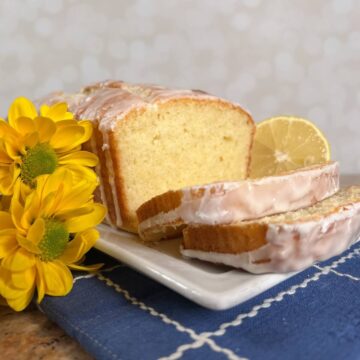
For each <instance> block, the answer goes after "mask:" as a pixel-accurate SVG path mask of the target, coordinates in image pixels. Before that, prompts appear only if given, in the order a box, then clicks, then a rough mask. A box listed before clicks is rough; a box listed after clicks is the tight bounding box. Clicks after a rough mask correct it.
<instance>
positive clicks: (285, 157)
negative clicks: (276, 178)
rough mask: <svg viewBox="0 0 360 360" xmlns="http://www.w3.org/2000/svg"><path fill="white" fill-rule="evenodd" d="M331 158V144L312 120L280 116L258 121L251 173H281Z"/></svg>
mask: <svg viewBox="0 0 360 360" xmlns="http://www.w3.org/2000/svg"><path fill="white" fill-rule="evenodd" d="M329 160H330V146H329V143H328V141H327V140H326V138H325V136H324V135H323V133H322V132H321V131H320V130H319V129H318V128H317V127H316V126H315V125H314V124H313V123H312V122H310V121H309V120H306V119H302V118H298V117H294V116H279V117H274V118H270V119H267V120H264V121H262V122H261V123H259V124H257V127H256V134H255V139H254V144H253V148H252V152H251V164H250V177H252V178H257V177H263V176H271V175H278V174H282V173H284V172H287V171H290V170H295V169H298V168H301V167H304V166H309V165H313V164H320V163H324V162H326V161H329Z"/></svg>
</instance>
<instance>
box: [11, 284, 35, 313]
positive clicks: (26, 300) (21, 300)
mask: <svg viewBox="0 0 360 360" xmlns="http://www.w3.org/2000/svg"><path fill="white" fill-rule="evenodd" d="M34 291H35V286H33V287H32V288H31V289H30V290H27V291H22V292H21V295H20V296H19V297H18V298H15V299H7V303H8V305H9V306H10V307H11V308H12V309H13V310H15V311H23V310H24V309H25V308H26V307H27V306H28V305H29V304H30V302H31V300H32V298H33V296H34Z"/></svg>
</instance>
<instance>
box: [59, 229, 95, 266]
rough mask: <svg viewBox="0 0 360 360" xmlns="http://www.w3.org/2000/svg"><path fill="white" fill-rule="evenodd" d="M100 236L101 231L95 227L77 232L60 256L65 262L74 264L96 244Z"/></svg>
mask: <svg viewBox="0 0 360 360" xmlns="http://www.w3.org/2000/svg"><path fill="white" fill-rule="evenodd" d="M98 238H99V232H98V231H97V230H95V229H88V230H85V231H83V232H81V233H77V234H76V236H75V238H74V240H71V241H70V242H69V243H68V245H67V247H66V249H65V251H64V253H63V254H62V255H61V257H60V258H59V260H60V261H62V262H64V263H65V264H73V263H76V262H78V261H80V260H81V258H82V257H83V256H84V255H85V254H86V253H87V252H88V251H89V250H90V249H91V248H92V247H93V246H94V244H95V243H96V241H97V239H98Z"/></svg>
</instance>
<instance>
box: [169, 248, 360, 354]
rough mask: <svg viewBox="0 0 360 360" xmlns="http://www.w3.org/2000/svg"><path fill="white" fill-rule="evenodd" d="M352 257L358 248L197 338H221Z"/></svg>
mask: <svg viewBox="0 0 360 360" xmlns="http://www.w3.org/2000/svg"><path fill="white" fill-rule="evenodd" d="M354 255H360V248H357V249H354V250H353V251H352V252H350V253H349V254H347V255H345V256H343V257H341V258H340V259H339V260H336V261H334V262H333V263H332V264H331V265H328V266H325V267H323V268H321V269H322V270H321V271H319V272H317V273H315V274H314V275H313V276H312V277H311V278H307V279H305V280H304V281H303V282H302V283H300V284H298V285H293V286H291V287H290V289H288V290H286V291H281V292H280V293H278V294H277V295H276V296H275V297H273V298H268V299H265V300H264V301H263V303H262V304H260V305H255V306H254V307H253V308H252V309H251V310H250V311H249V312H248V313H245V314H239V315H238V316H237V317H236V318H235V319H234V320H233V321H230V322H227V323H223V324H221V325H220V327H219V328H218V330H216V331H213V332H203V333H201V334H200V335H199V336H200V337H201V338H203V337H205V338H209V337H210V336H223V335H224V334H225V333H226V329H227V328H228V327H230V326H234V327H235V326H239V325H241V324H242V322H243V320H244V319H246V318H252V317H255V316H256V315H257V314H258V313H259V311H260V310H261V309H266V308H269V307H270V306H271V304H272V303H273V302H274V301H282V300H283V299H284V297H285V295H289V296H291V295H294V294H295V293H296V291H297V290H298V289H299V288H306V287H307V285H308V284H309V283H310V282H314V281H317V280H319V278H320V276H322V275H326V274H328V273H329V272H330V271H332V269H333V268H336V267H337V266H339V265H340V264H343V263H345V262H346V261H347V260H349V259H351V258H352V257H354ZM344 275H345V274H344ZM203 344H204V343H203ZM198 345H199V344H198V341H195V342H193V343H189V344H183V345H181V346H179V347H178V348H177V349H176V351H175V352H174V353H172V354H171V355H169V356H168V357H164V358H162V359H166V360H167V359H169V360H170V359H178V358H180V357H181V356H182V355H183V353H184V352H185V351H187V350H190V349H195V348H198V347H199V346H198ZM201 346H202V345H201Z"/></svg>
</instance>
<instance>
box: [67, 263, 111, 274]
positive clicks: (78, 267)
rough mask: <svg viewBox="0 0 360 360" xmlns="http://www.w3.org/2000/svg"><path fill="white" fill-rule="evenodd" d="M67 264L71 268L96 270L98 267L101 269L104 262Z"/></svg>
mask: <svg viewBox="0 0 360 360" xmlns="http://www.w3.org/2000/svg"><path fill="white" fill-rule="evenodd" d="M68 266H69V268H70V269H71V270H77V271H89V272H93V271H98V270H99V269H101V268H102V267H103V266H104V264H91V265H75V264H70V265H68Z"/></svg>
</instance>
